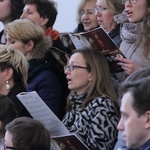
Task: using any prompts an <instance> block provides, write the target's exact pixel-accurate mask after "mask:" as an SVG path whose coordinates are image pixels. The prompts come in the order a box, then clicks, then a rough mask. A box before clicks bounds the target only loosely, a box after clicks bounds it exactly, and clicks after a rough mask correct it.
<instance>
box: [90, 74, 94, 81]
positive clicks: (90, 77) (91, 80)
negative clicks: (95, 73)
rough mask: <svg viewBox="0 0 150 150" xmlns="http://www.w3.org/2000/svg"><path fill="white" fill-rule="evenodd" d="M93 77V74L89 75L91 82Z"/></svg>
mask: <svg viewBox="0 0 150 150" xmlns="http://www.w3.org/2000/svg"><path fill="white" fill-rule="evenodd" d="M92 79H93V77H92V74H91V73H89V81H92Z"/></svg>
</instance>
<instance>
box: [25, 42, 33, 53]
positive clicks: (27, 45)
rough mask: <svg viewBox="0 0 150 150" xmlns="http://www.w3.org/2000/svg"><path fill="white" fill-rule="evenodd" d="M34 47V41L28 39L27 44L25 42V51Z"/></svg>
mask: <svg viewBox="0 0 150 150" xmlns="http://www.w3.org/2000/svg"><path fill="white" fill-rule="evenodd" d="M33 47H34V42H33V41H32V40H30V41H29V42H28V43H27V44H26V51H27V52H29V51H31V50H32V49H33Z"/></svg>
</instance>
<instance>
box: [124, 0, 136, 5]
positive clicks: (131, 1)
mask: <svg viewBox="0 0 150 150" xmlns="http://www.w3.org/2000/svg"><path fill="white" fill-rule="evenodd" d="M127 1H129V2H130V3H131V4H135V3H136V2H137V0H122V4H126V2H127Z"/></svg>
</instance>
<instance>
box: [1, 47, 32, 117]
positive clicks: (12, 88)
mask: <svg viewBox="0 0 150 150" xmlns="http://www.w3.org/2000/svg"><path fill="white" fill-rule="evenodd" d="M27 78H28V62H27V60H26V58H25V57H24V55H23V54H22V53H21V52H20V51H17V50H15V49H13V48H10V47H8V46H5V45H0V94H4V95H7V96H8V97H9V98H11V99H12V101H13V102H14V103H15V107H16V109H17V111H18V115H19V116H24V115H25V116H30V115H29V113H28V112H27V110H26V109H25V107H24V106H23V105H22V103H21V102H20V101H19V100H18V98H17V97H16V95H17V94H19V93H20V92H26V90H27Z"/></svg>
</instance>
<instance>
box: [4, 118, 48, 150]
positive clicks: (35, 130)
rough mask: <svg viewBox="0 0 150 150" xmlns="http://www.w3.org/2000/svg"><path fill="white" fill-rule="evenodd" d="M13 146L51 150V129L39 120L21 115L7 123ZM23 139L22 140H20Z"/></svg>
mask: <svg viewBox="0 0 150 150" xmlns="http://www.w3.org/2000/svg"><path fill="white" fill-rule="evenodd" d="M6 131H7V132H9V133H10V134H11V135H12V143H13V147H15V148H16V149H21V150H49V149H50V134H49V131H48V130H47V129H46V128H45V127H44V126H43V124H42V123H40V122H39V121H37V120H34V119H32V118H27V117H20V118H17V119H15V120H13V121H12V122H10V123H9V124H7V125H6ZM20 141H21V142H20Z"/></svg>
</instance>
